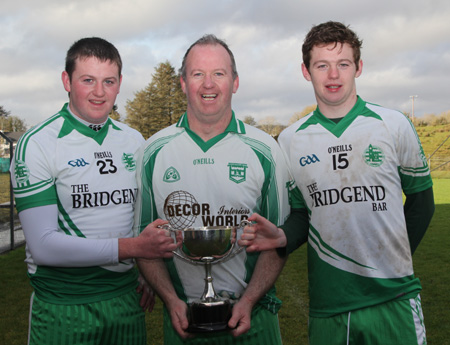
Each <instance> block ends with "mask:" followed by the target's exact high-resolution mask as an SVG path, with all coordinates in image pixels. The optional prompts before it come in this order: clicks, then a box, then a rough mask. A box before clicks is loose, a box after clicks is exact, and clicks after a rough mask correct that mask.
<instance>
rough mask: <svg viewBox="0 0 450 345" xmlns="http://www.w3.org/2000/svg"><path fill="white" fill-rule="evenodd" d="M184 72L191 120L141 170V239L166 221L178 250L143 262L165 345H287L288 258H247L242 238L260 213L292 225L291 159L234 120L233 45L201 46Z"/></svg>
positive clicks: (163, 134) (154, 146) (149, 150)
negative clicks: (284, 284)
mask: <svg viewBox="0 0 450 345" xmlns="http://www.w3.org/2000/svg"><path fill="white" fill-rule="evenodd" d="M180 74H181V78H180V82H181V86H182V89H183V91H184V93H185V94H186V97H187V101H188V105H187V110H186V113H184V114H183V115H182V116H181V118H180V119H179V121H178V123H176V124H174V125H172V126H170V127H168V128H166V129H164V130H162V131H160V132H158V133H156V134H155V135H153V136H152V137H151V138H150V139H148V140H147V142H146V144H145V145H144V146H143V147H142V148H141V150H140V154H139V156H138V169H137V178H138V186H139V189H140V192H139V193H138V194H139V197H138V200H137V202H136V208H135V210H136V216H135V217H136V218H135V228H136V232H137V233H138V232H140V231H141V230H142V229H144V228H145V226H146V225H147V224H149V223H151V222H153V221H154V220H156V219H158V218H162V219H165V220H167V222H168V224H167V225H166V227H167V228H169V229H171V230H172V233H173V234H174V237H176V238H177V241H178V242H179V244H180V247H179V249H178V253H177V255H176V256H174V258H172V259H167V260H166V259H165V260H164V261H163V260H162V259H161V260H141V261H139V262H138V264H139V267H140V269H141V272H142V274H143V275H144V276H145V278H146V279H147V281H148V282H149V283H150V284H151V285H152V287H153V289H154V290H155V291H156V293H157V294H158V295H159V296H160V297H161V299H162V300H163V302H164V339H165V343H166V344H171V345H174V344H219V343H220V344H258V345H259V344H271V345H273V344H281V335H280V330H279V324H278V316H277V312H278V310H279V308H280V307H281V301H280V300H279V299H278V298H277V297H276V296H275V288H274V286H273V284H274V282H275V280H276V279H277V277H278V275H279V273H280V272H281V269H282V267H283V265H284V262H285V260H284V259H282V258H280V257H279V256H278V255H277V254H276V252H274V251H267V252H261V253H258V252H257V253H247V252H246V251H245V250H239V248H238V246H237V244H236V241H235V240H234V239H239V236H240V233H241V232H242V227H243V225H242V224H245V221H246V219H247V218H248V217H249V216H250V215H251V214H253V213H254V212H258V213H260V214H263V215H264V217H266V218H268V219H270V220H271V222H273V223H275V224H282V223H283V222H284V221H285V219H286V218H287V216H288V213H289V202H288V188H289V186H290V185H291V183H290V180H291V178H290V176H289V173H288V169H287V166H286V163H285V161H284V157H283V155H282V153H281V150H280V149H279V147H278V144H277V143H276V141H275V140H274V139H273V138H272V137H270V136H269V135H268V134H266V133H264V132H262V131H260V130H258V129H256V128H254V127H251V126H249V125H247V124H244V123H243V122H242V121H240V120H238V119H237V118H236V117H235V114H234V112H233V110H232V108H231V99H232V94H233V93H235V92H236V91H237V89H238V87H239V77H238V74H237V71H236V63H235V60H234V56H233V53H232V52H231V51H230V49H229V48H228V46H227V45H226V43H225V42H223V41H222V40H220V39H218V38H216V37H215V36H213V35H206V36H204V37H202V38H200V39H199V40H198V41H196V42H195V43H194V44H193V45H192V46H191V47H190V48H189V49H188V50H187V52H186V54H185V56H184V58H183V63H182V67H181V69H180ZM181 242H182V243H181ZM181 244H182V246H181Z"/></svg>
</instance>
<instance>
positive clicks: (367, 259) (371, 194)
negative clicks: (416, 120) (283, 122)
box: [279, 97, 432, 317]
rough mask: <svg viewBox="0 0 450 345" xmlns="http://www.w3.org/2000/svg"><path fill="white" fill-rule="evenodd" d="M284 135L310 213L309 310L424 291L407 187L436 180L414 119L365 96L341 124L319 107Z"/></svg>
mask: <svg viewBox="0 0 450 345" xmlns="http://www.w3.org/2000/svg"><path fill="white" fill-rule="evenodd" d="M279 142H280V145H281V148H282V150H283V151H284V153H285V154H286V157H287V161H288V164H289V165H290V168H291V171H292V174H293V176H294V179H295V181H296V184H297V186H298V187H299V189H300V191H301V193H302V196H303V199H304V201H305V204H306V207H307V209H308V212H309V215H310V229H309V237H308V246H309V248H308V269H309V291H310V314H311V315H312V316H315V317H327V316H331V315H334V314H338V313H341V312H346V311H350V310H355V309H359V308H364V307H367V306H370V305H375V304H378V303H382V302H385V301H388V300H392V299H395V298H398V297H404V298H408V297H410V296H412V295H414V294H417V293H418V292H419V291H420V289H421V286H420V282H419V280H418V279H416V278H415V277H414V273H413V266H412V259H411V252H410V246H409V241H408V234H407V230H406V223H405V217H404V213H403V200H402V191H403V192H404V193H405V194H412V193H417V192H420V191H423V190H425V189H428V188H430V187H431V186H432V181H431V178H430V172H429V168H428V165H427V161H426V158H425V155H424V153H423V150H422V147H421V144H420V141H419V138H418V136H417V133H416V131H415V129H414V127H413V125H412V124H411V122H410V121H409V120H408V118H406V117H405V116H404V115H403V114H402V113H400V112H397V111H393V110H389V109H386V108H383V107H380V106H377V105H373V104H369V103H366V102H364V101H363V100H362V99H360V98H359V97H358V100H357V103H356V104H355V106H354V107H353V109H352V110H351V111H350V112H349V114H347V115H346V116H345V117H344V118H343V119H342V120H341V121H340V122H338V123H337V124H336V123H335V122H333V121H331V120H330V119H327V118H326V117H325V116H323V115H322V114H321V113H320V110H318V109H317V110H315V111H314V112H313V113H311V114H310V115H308V116H306V117H304V118H302V119H300V120H299V121H297V122H296V123H295V124H293V125H292V126H290V127H289V128H287V129H286V130H285V131H284V132H283V133H282V134H281V135H280V138H279ZM299 205H301V204H299ZM293 207H296V206H295V200H294V202H293Z"/></svg>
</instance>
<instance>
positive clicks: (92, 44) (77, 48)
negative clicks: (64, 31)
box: [66, 37, 122, 79]
mask: <svg viewBox="0 0 450 345" xmlns="http://www.w3.org/2000/svg"><path fill="white" fill-rule="evenodd" d="M89 57H95V58H97V59H99V60H100V61H103V62H104V61H111V62H112V63H115V64H116V65H117V67H118V68H119V76H120V75H121V73H122V59H121V58H120V54H119V51H118V50H117V48H116V47H114V45H112V44H111V43H109V42H108V41H106V40H104V39H103V38H99V37H87V38H82V39H80V40H78V41H76V42H75V43H74V44H72V46H71V47H70V49H69V50H68V51H67V56H66V72H67V74H68V75H69V78H70V79H72V74H73V71H74V70H75V63H76V61H77V59H83V58H84V59H85V58H89Z"/></svg>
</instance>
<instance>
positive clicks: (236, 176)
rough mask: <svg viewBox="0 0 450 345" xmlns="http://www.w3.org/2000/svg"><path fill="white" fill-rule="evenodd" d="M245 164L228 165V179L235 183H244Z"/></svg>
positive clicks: (245, 176)
mask: <svg viewBox="0 0 450 345" xmlns="http://www.w3.org/2000/svg"><path fill="white" fill-rule="evenodd" d="M247 167H248V165H247V164H243V163H228V168H229V170H228V172H229V178H230V180H231V181H233V182H235V183H241V182H244V181H245V180H246V178H247Z"/></svg>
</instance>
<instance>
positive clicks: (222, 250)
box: [182, 226, 235, 258]
mask: <svg viewBox="0 0 450 345" xmlns="http://www.w3.org/2000/svg"><path fill="white" fill-rule="evenodd" d="M234 231H235V229H234V228H233V227H230V226H227V227H219V226H214V227H199V228H188V229H185V230H182V234H183V249H182V250H183V251H184V254H185V255H186V256H187V257H189V258H204V257H214V258H219V257H223V256H224V255H226V254H227V252H228V251H230V249H231V247H232V246H233V244H232V243H231V239H232V236H233V235H234V234H233V232H234Z"/></svg>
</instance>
